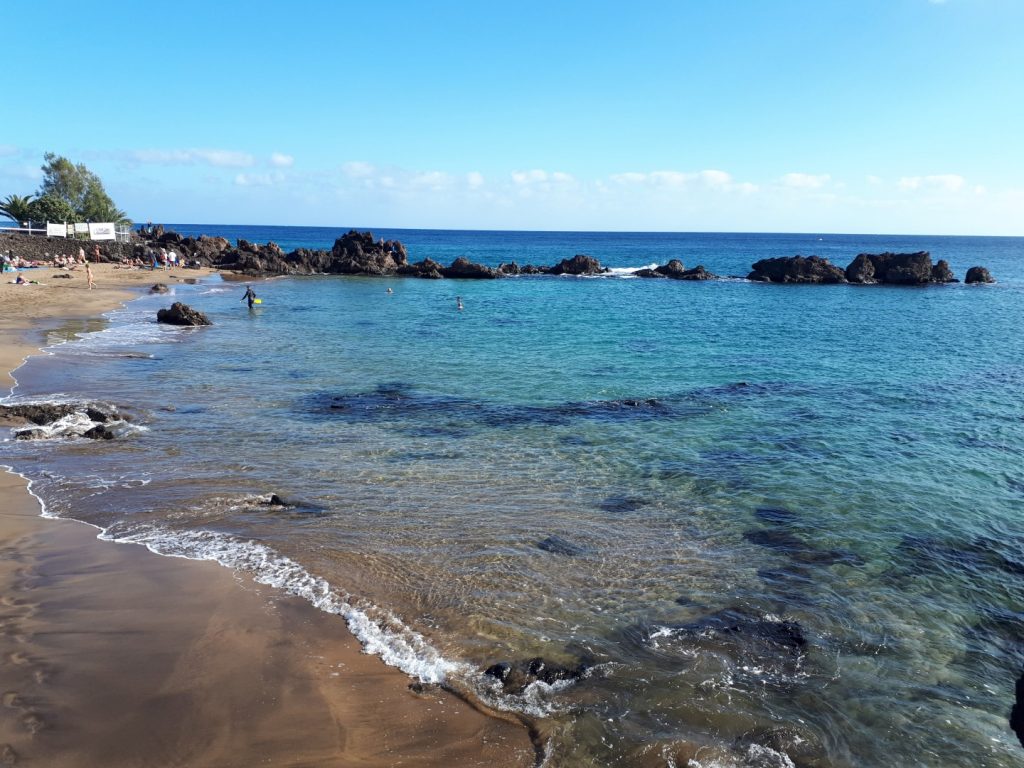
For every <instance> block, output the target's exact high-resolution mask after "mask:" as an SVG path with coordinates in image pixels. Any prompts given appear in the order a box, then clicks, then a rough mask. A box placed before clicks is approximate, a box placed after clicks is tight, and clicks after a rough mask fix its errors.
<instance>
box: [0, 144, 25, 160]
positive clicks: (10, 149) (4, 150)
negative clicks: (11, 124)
mask: <svg viewBox="0 0 1024 768" xmlns="http://www.w3.org/2000/svg"><path fill="white" fill-rule="evenodd" d="M19 152H21V150H20V149H18V148H17V147H16V146H14V145H13V144H0V157H11V156H13V155H17V154H18V153H19Z"/></svg>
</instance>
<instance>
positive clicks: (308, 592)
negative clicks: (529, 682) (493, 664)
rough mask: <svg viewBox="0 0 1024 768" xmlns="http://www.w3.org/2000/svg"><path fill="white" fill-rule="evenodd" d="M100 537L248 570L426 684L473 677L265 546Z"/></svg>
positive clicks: (155, 535) (143, 534)
mask: <svg viewBox="0 0 1024 768" xmlns="http://www.w3.org/2000/svg"><path fill="white" fill-rule="evenodd" d="M99 538H101V539H104V540H106V541H114V542H118V543H129V544H140V545H142V546H144V547H146V548H147V549H148V550H150V551H151V552H154V553H156V554H159V555H166V556H169V557H182V558H187V559H189V560H212V561H214V562H216V563H219V564H220V565H223V566H225V567H227V568H231V569H233V570H237V571H242V572H245V573H247V574H249V575H250V576H251V577H252V578H253V579H254V580H255V581H257V582H258V583H260V584H266V585H267V586H271V587H274V588H276V589H280V590H282V591H283V592H285V593H287V594H290V595H295V596H297V597H301V598H303V599H305V600H307V601H308V602H309V603H311V604H312V605H313V606H314V607H316V608H318V609H320V610H321V611H324V612H326V613H333V614H336V615H339V616H341V617H342V618H344V619H345V622H346V623H347V624H348V627H349V630H350V631H351V632H352V634H353V635H355V636H356V638H357V639H358V640H359V642H360V643H362V646H363V650H364V651H365V652H366V653H369V654H372V655H374V656H379V657H380V658H381V660H382V661H383V662H384V663H385V664H388V665H389V666H392V667H396V668H398V669H400V670H402V671H403V672H405V673H406V674H407V675H410V676H411V677H414V678H416V679H417V680H419V681H421V682H424V683H444V682H447V681H448V680H449V679H450V678H451V677H452V676H453V675H458V676H461V677H463V678H465V677H468V676H471V675H472V674H473V673H474V670H473V669H472V668H471V667H470V666H469V665H467V664H464V663H460V662H455V661H451V660H449V659H446V658H444V657H443V656H442V655H441V654H440V653H439V652H438V651H437V650H436V649H435V648H433V647H432V646H431V645H430V644H429V643H428V642H427V641H426V639H425V638H424V637H423V636H422V635H420V634H419V633H418V632H414V631H413V630H411V629H409V628H408V627H406V626H405V625H404V624H403V623H402V622H401V621H400V620H399V619H398V618H397V617H395V616H392V615H390V614H387V613H382V616H381V617H380V618H379V619H378V620H377V621H375V620H374V619H372V618H371V617H370V616H369V615H368V613H367V611H366V610H364V609H362V608H359V607H356V606H355V605H353V604H352V602H351V599H352V598H351V596H349V595H345V594H343V593H341V592H339V591H338V590H336V589H335V588H334V587H332V586H331V584H330V583H328V582H327V581H326V580H325V579H323V578H320V577H319V576H314V575H312V574H311V573H309V572H308V571H307V570H306V569H305V568H303V567H302V566H301V565H299V564H298V563H296V562H295V561H294V560H292V559H290V558H288V557H285V556H283V555H281V554H279V553H277V552H275V551H274V550H273V549H271V548H270V547H267V546H266V545H264V544H260V543H258V542H255V541H251V540H250V541H247V540H243V539H239V538H236V537H234V536H230V535H227V534H224V533H218V532H216V531H202V530H191V531H169V530H166V529H163V528H161V527H159V526H156V525H144V526H140V527H139V528H137V529H135V530H133V531H130V532H128V533H125V534H122V535H117V534H113V533H110V532H109V530H107V531H103V532H102V533H101V534H100V536H99ZM375 612H376V611H375Z"/></svg>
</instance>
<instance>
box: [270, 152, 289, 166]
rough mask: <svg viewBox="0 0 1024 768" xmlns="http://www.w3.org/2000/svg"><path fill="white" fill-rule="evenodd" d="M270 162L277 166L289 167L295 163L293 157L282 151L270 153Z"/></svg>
mask: <svg viewBox="0 0 1024 768" xmlns="http://www.w3.org/2000/svg"><path fill="white" fill-rule="evenodd" d="M270 164H271V165H274V166H277V167H278V168H291V167H292V166H293V165H295V158H294V157H292V156H291V155H286V154H284V153H283V152H273V153H271V155H270Z"/></svg>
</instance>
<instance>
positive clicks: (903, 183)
mask: <svg viewBox="0 0 1024 768" xmlns="http://www.w3.org/2000/svg"><path fill="white" fill-rule="evenodd" d="M898 184H899V188H900V189H905V190H910V191H912V190H916V189H932V190H938V191H942V192H959V191H960V190H961V189H963V188H964V186H965V185H966V184H967V179H965V178H964V177H963V176H960V175H958V174H955V173H939V174H935V175H932V176H904V177H902V178H901V179H900V180H899V182H898Z"/></svg>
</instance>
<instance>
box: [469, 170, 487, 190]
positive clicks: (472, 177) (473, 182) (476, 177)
mask: <svg viewBox="0 0 1024 768" xmlns="http://www.w3.org/2000/svg"><path fill="white" fill-rule="evenodd" d="M483 185H484V175H483V174H482V173H480V172H479V171H470V172H469V173H467V174H466V186H468V187H469V188H470V189H480V187H482V186H483Z"/></svg>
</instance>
